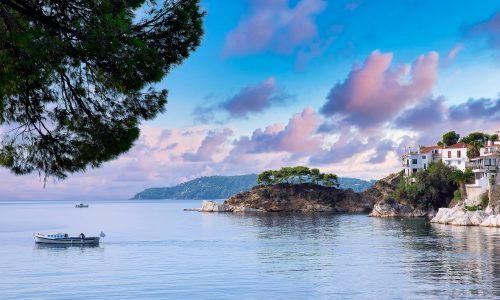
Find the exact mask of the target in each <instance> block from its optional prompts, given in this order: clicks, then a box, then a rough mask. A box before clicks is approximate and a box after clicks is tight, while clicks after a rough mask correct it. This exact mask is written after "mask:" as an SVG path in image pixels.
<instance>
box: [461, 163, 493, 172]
mask: <svg viewBox="0 0 500 300" xmlns="http://www.w3.org/2000/svg"><path fill="white" fill-rule="evenodd" d="M465 167H466V168H471V169H472V170H473V171H482V172H492V173H496V172H498V166H495V165H483V164H481V163H477V162H466V163H465Z"/></svg>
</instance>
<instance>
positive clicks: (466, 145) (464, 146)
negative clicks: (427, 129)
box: [443, 143, 469, 149]
mask: <svg viewBox="0 0 500 300" xmlns="http://www.w3.org/2000/svg"><path fill="white" fill-rule="evenodd" d="M468 146H469V145H468V144H466V143H458V144H455V145H451V146H444V147H443V149H457V148H467V147H468Z"/></svg>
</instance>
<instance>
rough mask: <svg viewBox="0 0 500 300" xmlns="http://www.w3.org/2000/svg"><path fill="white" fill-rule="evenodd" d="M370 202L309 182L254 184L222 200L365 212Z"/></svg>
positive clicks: (277, 208)
mask: <svg viewBox="0 0 500 300" xmlns="http://www.w3.org/2000/svg"><path fill="white" fill-rule="evenodd" d="M374 203H375V199H374V198H372V197H363V193H356V192H354V191H353V190H351V189H347V190H342V189H337V188H334V187H326V186H320V185H315V184H310V183H303V184H277V185H272V186H256V187H254V188H252V190H250V191H248V192H242V193H238V194H236V195H234V196H232V197H230V198H229V199H227V200H226V201H224V204H225V205H227V206H229V207H230V208H231V209H232V210H233V211H248V210H255V211H262V212H281V211H283V212H292V211H296V212H368V211H370V210H371V209H372V207H373V204H374Z"/></svg>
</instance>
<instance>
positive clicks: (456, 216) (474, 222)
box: [431, 205, 500, 227]
mask: <svg viewBox="0 0 500 300" xmlns="http://www.w3.org/2000/svg"><path fill="white" fill-rule="evenodd" d="M431 223H438V224H448V225H457V226H482V227H500V214H494V213H493V212H492V211H488V210H486V211H482V210H479V211H468V210H467V209H465V207H464V206H463V205H456V206H455V207H453V208H440V209H439V211H438V212H437V214H436V216H435V217H434V218H432V219H431Z"/></svg>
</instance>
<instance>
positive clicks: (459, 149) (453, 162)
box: [441, 143, 469, 171]
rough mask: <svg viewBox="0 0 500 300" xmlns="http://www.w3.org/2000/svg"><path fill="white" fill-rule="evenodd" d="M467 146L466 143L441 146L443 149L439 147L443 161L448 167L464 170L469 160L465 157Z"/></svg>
mask: <svg viewBox="0 0 500 300" xmlns="http://www.w3.org/2000/svg"><path fill="white" fill-rule="evenodd" d="M468 146H469V145H467V144H466V143H458V144H455V145H451V146H443V149H441V154H442V161H443V163H444V164H445V165H447V166H449V167H452V168H455V169H458V170H461V171H465V164H466V162H468V161H469V159H468V158H467V147H468Z"/></svg>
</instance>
